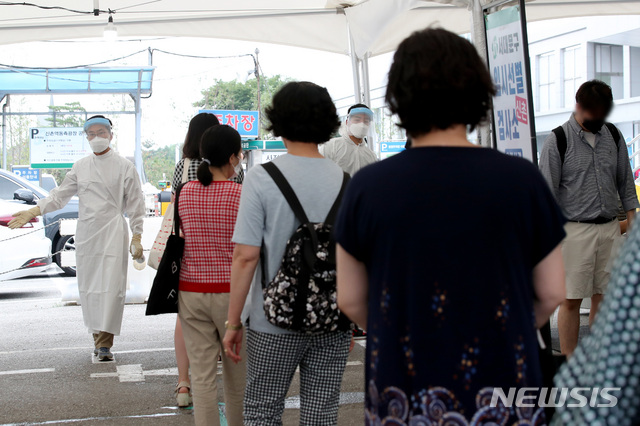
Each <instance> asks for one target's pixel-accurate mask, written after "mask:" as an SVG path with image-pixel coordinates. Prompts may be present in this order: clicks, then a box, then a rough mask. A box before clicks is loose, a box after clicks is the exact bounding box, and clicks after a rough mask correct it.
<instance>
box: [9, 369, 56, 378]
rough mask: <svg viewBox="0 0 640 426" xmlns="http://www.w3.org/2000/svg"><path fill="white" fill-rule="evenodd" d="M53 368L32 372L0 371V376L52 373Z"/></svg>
mask: <svg viewBox="0 0 640 426" xmlns="http://www.w3.org/2000/svg"><path fill="white" fill-rule="evenodd" d="M54 371H56V369H55V368H35V369H33V370H11V371H0V376H12V375H14V374H34V373H53V372H54Z"/></svg>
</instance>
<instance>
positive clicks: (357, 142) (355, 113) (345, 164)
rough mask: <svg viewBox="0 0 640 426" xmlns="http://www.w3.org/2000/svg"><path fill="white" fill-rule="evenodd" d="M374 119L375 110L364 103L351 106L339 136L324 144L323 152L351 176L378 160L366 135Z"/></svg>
mask: <svg viewBox="0 0 640 426" xmlns="http://www.w3.org/2000/svg"><path fill="white" fill-rule="evenodd" d="M371 121H373V111H371V110H370V109H369V107H367V106H366V105H364V104H356V105H353V106H352V107H351V108H349V111H348V116H347V120H346V121H345V123H344V126H343V127H342V128H341V130H340V134H341V136H340V137H339V138H334V139H331V140H330V141H329V142H327V143H325V144H324V145H322V146H321V147H320V148H321V153H322V154H323V155H324V156H325V158H328V159H330V160H331V161H333V162H334V163H336V164H337V165H338V166H340V167H341V168H342V170H344V171H345V172H347V173H349V174H350V175H351V176H353V175H354V173H355V172H357V171H358V170H360V169H361V168H363V167H365V166H368V165H369V164H372V163H375V162H376V161H378V157H376V154H375V153H374V152H373V151H372V150H371V148H369V147H368V146H367V141H366V139H365V138H366V137H367V135H368V134H369V130H370V128H371Z"/></svg>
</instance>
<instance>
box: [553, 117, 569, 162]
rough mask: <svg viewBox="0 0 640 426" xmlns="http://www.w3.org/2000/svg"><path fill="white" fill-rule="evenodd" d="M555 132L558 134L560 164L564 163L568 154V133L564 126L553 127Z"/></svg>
mask: <svg viewBox="0 0 640 426" xmlns="http://www.w3.org/2000/svg"><path fill="white" fill-rule="evenodd" d="M553 134H554V135H556V144H557V145H558V152H559V153H560V164H564V157H565V155H566V154H567V135H566V133H565V132H564V129H563V128H562V126H558V127H556V128H555V129H553Z"/></svg>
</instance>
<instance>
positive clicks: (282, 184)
mask: <svg viewBox="0 0 640 426" xmlns="http://www.w3.org/2000/svg"><path fill="white" fill-rule="evenodd" d="M262 167H264V169H265V170H266V171H267V173H269V175H270V176H271V178H272V179H273V181H274V182H275V183H276V185H278V188H279V189H280V192H282V195H284V198H285V199H286V200H287V203H289V206H290V207H291V210H293V214H295V215H296V217H297V218H298V220H299V221H300V222H302V223H303V224H304V223H309V219H308V218H307V214H306V213H305V212H304V208H303V207H302V204H300V200H298V197H297V196H296V193H295V192H294V191H293V188H292V187H291V185H289V182H287V179H286V178H285V177H284V175H283V174H282V172H281V171H280V169H279V168H278V166H276V165H275V164H273V162H269V163H265V164H263V165H262Z"/></svg>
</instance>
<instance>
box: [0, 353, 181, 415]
mask: <svg viewBox="0 0 640 426" xmlns="http://www.w3.org/2000/svg"><path fill="white" fill-rule="evenodd" d="M88 349H90V346H67V347H65V348H44V349H24V350H20V351H4V352H0V355H12V354H26V353H31V352H59V351H75V350H83V351H86V350H88ZM173 350H174V348H149V349H133V350H128V351H113V353H114V354H133V353H142V352H158V351H173ZM0 426H2V425H0Z"/></svg>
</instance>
